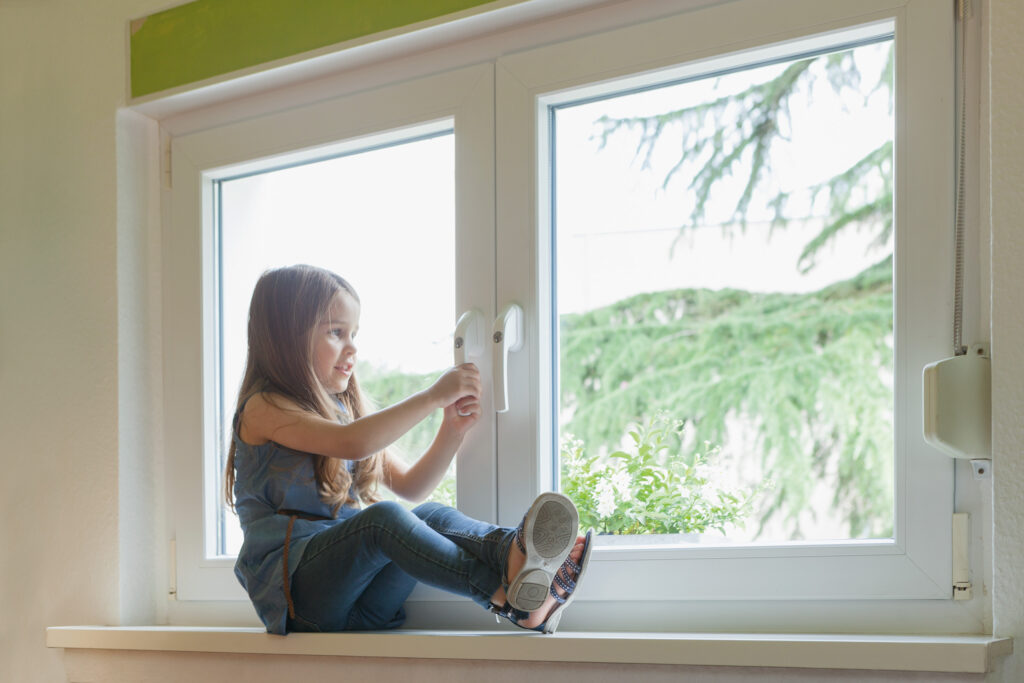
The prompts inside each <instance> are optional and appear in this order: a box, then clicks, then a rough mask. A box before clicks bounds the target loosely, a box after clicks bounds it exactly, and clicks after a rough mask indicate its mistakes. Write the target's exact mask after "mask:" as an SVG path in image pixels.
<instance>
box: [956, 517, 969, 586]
mask: <svg viewBox="0 0 1024 683" xmlns="http://www.w3.org/2000/svg"><path fill="white" fill-rule="evenodd" d="M970 527H971V516H970V515H969V514H967V513H966V512H955V513H953V599H954V600H970V599H971V558H970V554H969V552H968V550H969V548H970V544H969V542H968V541H969V533H970Z"/></svg>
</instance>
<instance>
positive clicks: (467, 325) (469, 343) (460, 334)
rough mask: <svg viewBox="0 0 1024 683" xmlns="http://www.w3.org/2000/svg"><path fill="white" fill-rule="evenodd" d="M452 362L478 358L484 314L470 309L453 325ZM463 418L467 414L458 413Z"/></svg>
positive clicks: (482, 334) (481, 349)
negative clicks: (473, 357)
mask: <svg viewBox="0 0 1024 683" xmlns="http://www.w3.org/2000/svg"><path fill="white" fill-rule="evenodd" d="M453 336H454V342H453V346H454V349H453V351H454V353H453V356H454V361H455V365H462V364H463V363H467V362H469V359H470V358H471V357H472V356H479V355H480V354H481V353H482V352H483V350H484V314H483V313H481V312H480V311H478V310H476V309H475V308H471V309H469V310H468V311H466V312H465V313H463V314H462V315H460V316H459V322H457V323H455V334H454V335H453ZM459 415H462V416H463V417H465V416H467V415H469V413H463V412H462V411H461V410H460V411H459Z"/></svg>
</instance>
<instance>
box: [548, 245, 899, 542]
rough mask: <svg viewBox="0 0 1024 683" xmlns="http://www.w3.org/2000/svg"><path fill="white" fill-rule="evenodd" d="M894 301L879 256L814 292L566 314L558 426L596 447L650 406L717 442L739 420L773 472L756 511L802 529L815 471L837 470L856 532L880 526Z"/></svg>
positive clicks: (707, 296)
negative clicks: (844, 278) (561, 416)
mask: <svg viewBox="0 0 1024 683" xmlns="http://www.w3.org/2000/svg"><path fill="white" fill-rule="evenodd" d="M892 310H893V309H892V263H891V259H887V260H886V261H883V262H882V263H879V264H878V265H876V266H875V267H874V268H871V269H869V270H867V271H865V272H864V273H862V274H861V275H859V276H857V277H856V278H853V279H852V280H848V281H845V282H840V283H837V284H835V285H833V286H831V287H828V288H826V289H824V290H822V291H820V292H813V293H810V294H757V293H751V292H744V291H737V290H722V291H709V290H704V289H695V290H688V289H684V290H675V291H666V292H653V293H645V294H640V295H637V296H635V297H632V298H629V299H626V300H624V301H621V302H618V303H616V304H613V305H611V306H607V307H604V308H600V309H596V310H593V311H588V312H586V313H581V314H575V315H563V316H562V317H561V329H560V346H561V366H560V370H561V391H562V404H563V407H564V410H565V413H566V415H568V416H571V417H569V418H568V420H567V424H566V425H565V430H566V431H568V432H570V433H572V434H575V435H577V436H579V437H580V438H581V439H583V441H584V442H585V443H586V445H587V447H588V448H589V449H591V452H594V451H595V450H599V449H604V450H614V449H615V448H616V447H617V444H618V442H619V440H620V438H621V435H622V434H624V433H626V431H627V429H628V425H629V424H630V423H633V422H637V421H643V420H644V417H643V416H648V415H654V414H657V413H658V412H669V413H671V414H673V415H677V416H679V417H680V418H681V419H684V420H685V421H686V422H687V424H688V425H690V431H691V432H692V438H693V439H695V441H696V443H703V442H705V441H707V442H710V443H717V444H724V442H725V439H726V436H727V431H728V430H727V422H729V421H732V422H736V423H739V424H741V425H745V426H746V428H747V429H748V430H749V431H750V432H752V433H753V434H754V436H755V445H754V446H755V448H756V449H757V452H759V453H760V462H761V467H762V469H763V471H764V472H767V473H769V474H770V476H771V478H772V479H773V480H774V481H775V487H774V488H773V489H772V490H771V491H770V492H766V494H765V496H764V507H762V508H761V509H760V510H759V513H760V514H761V515H762V523H763V522H765V521H767V520H768V519H769V518H770V517H771V516H773V515H776V514H781V515H783V517H784V518H785V519H786V520H787V523H788V525H789V528H790V535H791V537H792V538H794V539H798V538H801V537H802V532H801V530H800V526H799V514H800V512H801V511H802V510H804V509H806V508H807V505H808V502H809V500H810V497H811V495H812V493H813V490H814V485H815V482H817V481H819V480H821V479H822V478H823V477H826V475H827V474H828V473H830V472H836V473H838V474H837V477H838V479H837V485H836V489H835V499H834V504H835V506H836V508H837V509H839V510H841V511H842V512H843V513H844V515H845V517H846V519H847V520H848V522H849V532H850V534H851V536H852V537H854V538H858V537H869V536H870V537H876V536H886V535H888V534H889V533H890V532H891V528H890V526H889V524H890V521H891V519H892V505H893V501H892V449H893V422H892V390H891V388H890V387H889V385H888V382H890V381H891V379H888V378H887V376H890V377H891V373H892V358H893V356H892V348H891V346H890V345H891V338H892V330H893V328H892ZM677 447H679V446H678V445H674V446H673V448H677Z"/></svg>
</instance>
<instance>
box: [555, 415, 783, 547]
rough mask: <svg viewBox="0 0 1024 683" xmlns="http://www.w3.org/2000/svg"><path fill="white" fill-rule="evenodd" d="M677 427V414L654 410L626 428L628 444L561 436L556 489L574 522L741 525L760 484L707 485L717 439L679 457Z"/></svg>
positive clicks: (641, 528) (693, 528)
mask: <svg viewBox="0 0 1024 683" xmlns="http://www.w3.org/2000/svg"><path fill="white" fill-rule="evenodd" d="M683 432H684V424H683V422H682V421H680V420H670V419H669V418H668V416H667V415H666V414H665V413H658V414H657V415H656V416H655V417H654V418H653V419H651V420H650V421H648V422H647V423H646V424H643V425H640V426H638V427H637V428H636V429H634V430H631V431H630V432H629V438H630V440H631V441H632V447H631V449H630V450H629V451H628V452H627V451H623V450H618V451H615V452H613V453H610V454H608V455H601V454H595V453H590V454H588V453H586V452H585V450H584V449H585V446H584V444H583V442H582V441H580V440H578V439H574V438H572V437H567V438H566V439H564V440H563V443H562V446H561V449H560V450H561V466H562V491H563V492H564V493H565V494H566V495H567V496H569V497H570V498H571V499H572V500H573V501H574V502H575V503H576V507H577V509H578V510H579V514H580V526H581V527H582V528H588V527H589V528H593V529H595V530H596V531H597V532H598V533H609V534H681V533H704V532H706V531H708V530H709V529H714V530H717V531H719V532H722V533H725V529H726V527H727V526H729V525H736V526H742V525H743V521H744V519H745V518H746V516H747V515H748V514H749V513H750V511H751V503H752V501H753V498H754V496H755V495H756V494H757V493H758V492H759V490H760V489H756V490H740V491H726V490H723V489H719V488H716V487H714V486H713V485H711V483H710V481H709V479H708V471H707V470H708V467H709V466H710V464H711V463H712V461H713V460H714V459H715V457H716V456H717V454H718V449H717V447H712V446H711V445H710V443H708V442H705V443H704V447H703V449H698V450H695V451H694V452H693V453H692V454H691V455H690V456H689V457H685V456H683V455H681V454H680V453H679V452H678V451H679V448H680V446H681V444H682V443H683V438H682V437H683ZM762 488H763V487H762Z"/></svg>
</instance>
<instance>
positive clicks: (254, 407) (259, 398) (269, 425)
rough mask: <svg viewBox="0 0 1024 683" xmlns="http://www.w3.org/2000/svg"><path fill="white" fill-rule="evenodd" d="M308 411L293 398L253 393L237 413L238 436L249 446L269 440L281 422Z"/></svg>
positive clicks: (288, 420) (291, 419)
mask: <svg viewBox="0 0 1024 683" xmlns="http://www.w3.org/2000/svg"><path fill="white" fill-rule="evenodd" d="M308 412H309V411H307V410H306V409H304V408H302V407H301V406H300V405H299V404H298V403H296V402H295V400H294V399H291V398H288V397H287V396H284V395H282V394H277V393H273V392H260V393H257V394H253V395H252V396H250V397H249V398H248V400H246V402H245V405H243V406H242V409H241V411H240V412H239V415H238V436H239V437H241V439H242V441H244V442H245V443H247V444H249V445H251V446H261V445H263V444H265V443H267V442H268V441H271V440H272V439H271V435H272V434H273V433H274V432H275V431H277V429H278V428H279V427H280V426H281V425H282V423H283V422H294V421H295V419H296V418H297V417H299V416H301V415H305V414H307V413H308Z"/></svg>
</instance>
